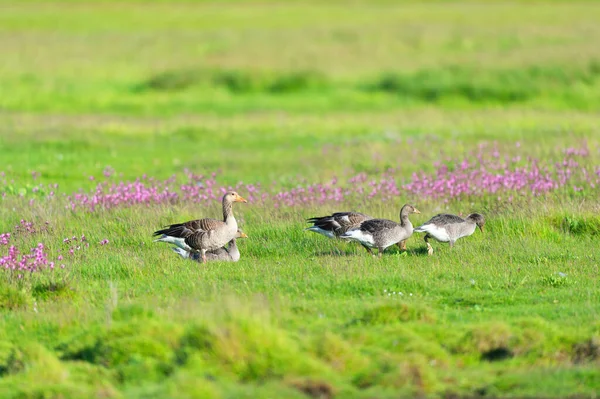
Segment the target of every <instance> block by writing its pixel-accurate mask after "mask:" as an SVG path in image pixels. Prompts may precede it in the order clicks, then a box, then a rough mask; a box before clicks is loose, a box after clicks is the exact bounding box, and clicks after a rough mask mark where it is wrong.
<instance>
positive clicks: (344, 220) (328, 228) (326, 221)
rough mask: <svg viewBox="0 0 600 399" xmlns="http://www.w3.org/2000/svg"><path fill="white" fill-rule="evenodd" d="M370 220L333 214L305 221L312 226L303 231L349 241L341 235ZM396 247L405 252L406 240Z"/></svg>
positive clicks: (367, 216)
mask: <svg viewBox="0 0 600 399" xmlns="http://www.w3.org/2000/svg"><path fill="white" fill-rule="evenodd" d="M371 219H374V218H373V217H372V216H369V215H366V214H364V213H361V212H335V213H333V214H331V215H328V216H320V217H312V218H309V219H306V221H307V222H309V223H312V224H313V225H312V226H310V227H307V228H306V229H304V230H308V231H312V232H315V233H317V234H321V235H324V236H325V237H328V238H341V239H343V240H349V238H347V237H341V236H342V234H344V233H345V232H347V231H348V230H350V229H353V228H356V227H358V226H360V224H361V223H362V222H364V221H366V220H371ZM398 246H399V247H400V249H404V250H406V240H403V241H400V242H399V243H398Z"/></svg>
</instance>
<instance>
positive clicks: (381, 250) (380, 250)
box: [378, 247, 385, 258]
mask: <svg viewBox="0 0 600 399" xmlns="http://www.w3.org/2000/svg"><path fill="white" fill-rule="evenodd" d="M378 250H379V253H378V255H379V257H380V258H381V257H382V256H383V251H384V250H385V249H384V248H381V247H379V248H378Z"/></svg>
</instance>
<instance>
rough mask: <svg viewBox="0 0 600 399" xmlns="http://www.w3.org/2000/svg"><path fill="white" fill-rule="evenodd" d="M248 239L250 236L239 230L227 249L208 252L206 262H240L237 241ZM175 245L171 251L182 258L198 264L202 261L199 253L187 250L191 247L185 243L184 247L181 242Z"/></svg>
mask: <svg viewBox="0 0 600 399" xmlns="http://www.w3.org/2000/svg"><path fill="white" fill-rule="evenodd" d="M247 237H248V236H247V235H246V234H245V233H244V232H243V231H241V230H239V229H238V231H237V233H236V235H235V238H233V239H232V240H231V241H229V243H228V244H227V247H222V248H218V249H215V250H213V251H206V261H207V262H211V261H221V262H237V261H238V260H240V250H239V249H238V247H237V243H236V239H237V238H247ZM174 244H175V245H176V246H175V247H172V248H171V249H172V250H173V251H175V253H177V254H178V255H179V256H181V257H182V258H184V259H191V260H195V261H198V262H199V261H200V260H201V257H200V254H198V252H192V251H190V250H189V249H187V248H189V247H188V246H187V245H185V243H183V245H181V242H177V243H174Z"/></svg>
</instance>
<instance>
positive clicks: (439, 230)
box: [415, 213, 485, 255]
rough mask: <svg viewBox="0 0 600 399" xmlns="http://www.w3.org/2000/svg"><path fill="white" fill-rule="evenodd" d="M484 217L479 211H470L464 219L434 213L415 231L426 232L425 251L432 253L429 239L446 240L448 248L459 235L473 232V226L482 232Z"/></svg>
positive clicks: (467, 234)
mask: <svg viewBox="0 0 600 399" xmlns="http://www.w3.org/2000/svg"><path fill="white" fill-rule="evenodd" d="M484 224H485V218H484V217H483V215H481V214H479V213H472V214H470V215H469V216H467V217H466V218H465V219H463V218H461V217H460V216H456V215H450V214H447V213H441V214H439V215H435V216H434V217H432V218H431V219H429V220H428V221H427V222H425V223H424V224H422V225H421V226H419V227H417V228H416V229H415V232H417V233H426V234H425V237H423V239H424V240H425V243H426V244H427V253H428V254H429V255H433V247H432V246H431V244H429V239H430V238H434V239H436V240H437V241H440V242H447V243H449V244H450V248H452V247H453V246H454V243H455V242H456V240H458V239H459V238H461V237H466V236H470V235H471V234H473V233H474V232H475V228H476V227H479V230H481V231H482V232H483V225H484Z"/></svg>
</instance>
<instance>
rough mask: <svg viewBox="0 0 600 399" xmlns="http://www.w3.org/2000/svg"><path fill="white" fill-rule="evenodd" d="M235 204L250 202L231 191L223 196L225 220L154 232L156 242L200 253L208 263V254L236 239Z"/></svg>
mask: <svg viewBox="0 0 600 399" xmlns="http://www.w3.org/2000/svg"><path fill="white" fill-rule="evenodd" d="M234 202H248V201H246V200H245V199H244V198H242V197H241V196H240V195H239V194H238V193H236V192H234V191H231V192H228V193H226V194H225V195H224V196H223V199H222V204H223V220H222V221H221V220H216V219H209V218H206V219H197V220H190V221H187V222H184V223H176V224H172V225H170V226H167V227H165V228H164V229H162V230H157V231H155V232H154V234H153V235H154V236H155V237H156V236H157V237H158V238H157V239H156V240H154V241H159V242H167V243H171V244H175V245H177V246H179V247H181V248H186V250H187V249H188V248H189V251H196V252H199V253H200V254H201V256H202V260H203V262H206V252H207V251H214V250H217V249H219V248H222V247H223V246H225V244H227V243H228V242H229V241H231V240H232V239H234V238H235V235H236V232H237V230H238V226H237V221H236V220H235V217H234V216H233V203H234Z"/></svg>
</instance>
